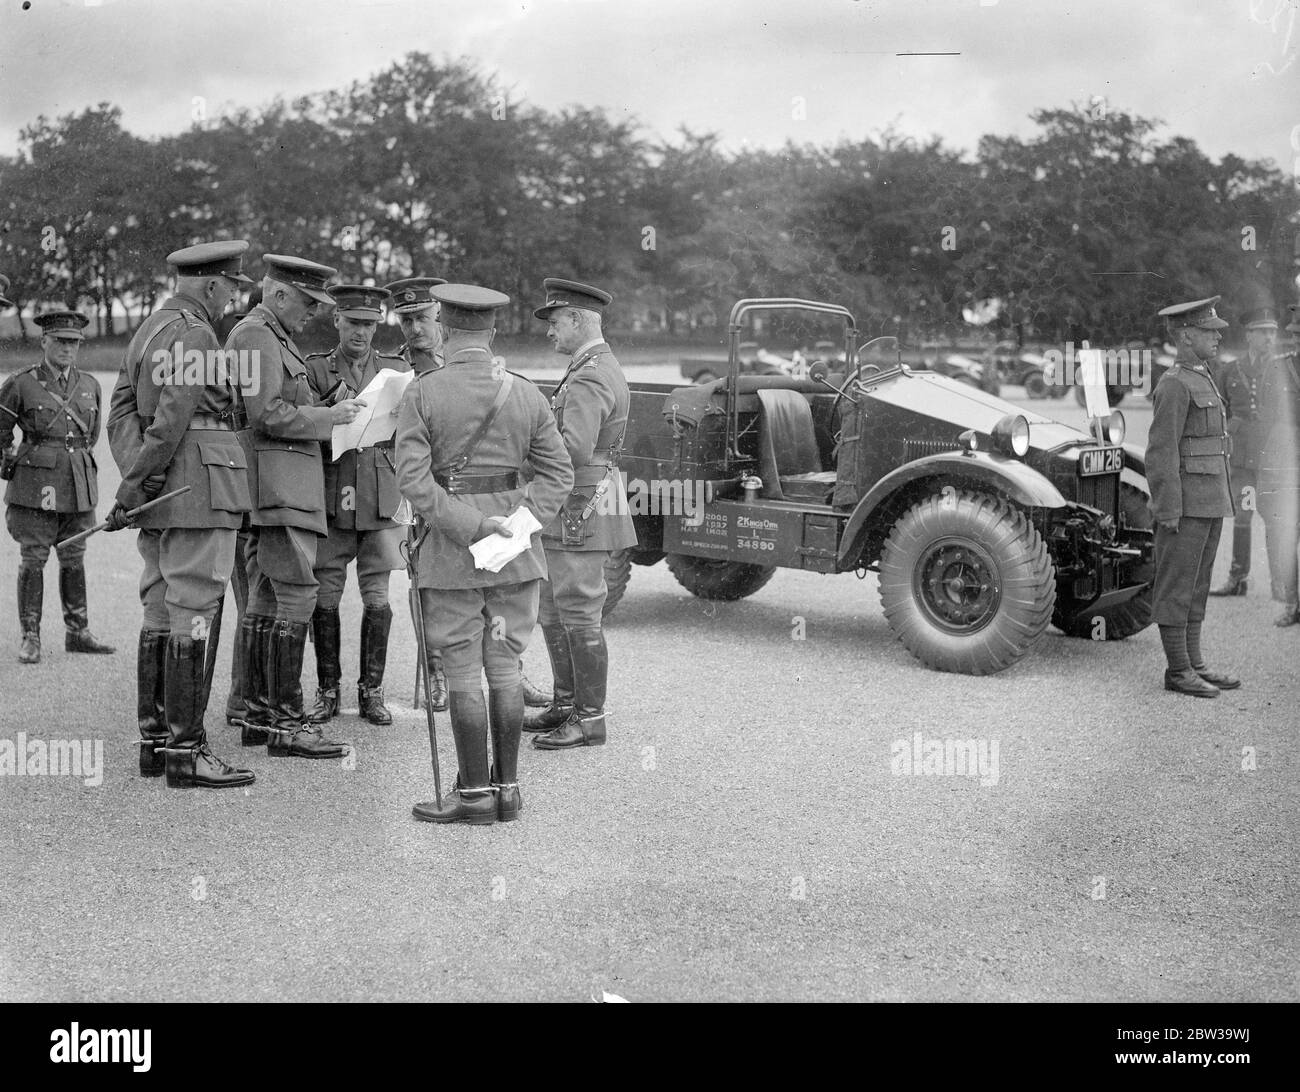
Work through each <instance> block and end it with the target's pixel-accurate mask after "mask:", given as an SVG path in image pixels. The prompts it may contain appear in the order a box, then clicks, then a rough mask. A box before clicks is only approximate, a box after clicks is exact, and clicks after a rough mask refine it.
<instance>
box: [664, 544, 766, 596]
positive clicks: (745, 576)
mask: <svg viewBox="0 0 1300 1092" xmlns="http://www.w3.org/2000/svg"><path fill="white" fill-rule="evenodd" d="M668 569H669V571H670V572H671V573H672V574H673V576H675V577H676V578H677V583H679V584H680V585H681V586H682V587H683V588H685V589H686V590H687V591H688V592H690V593H691V594H692V595H695V596H698V597H699V598H701V599H744V598H745V597H746V596H747V595H753V594H754V593H755V592H756V591H758V589H759V588H761V587H762V586H763V585H764V584H766V583H767V582H768V581H769V580H771V579H772V576H773V575H774V574H775V573H776V568H775V566H771V565H748V564H746V563H745V562H743V561H722V560H721V559H719V558H713V557H690V556H689V555H687V554H669V555H668Z"/></svg>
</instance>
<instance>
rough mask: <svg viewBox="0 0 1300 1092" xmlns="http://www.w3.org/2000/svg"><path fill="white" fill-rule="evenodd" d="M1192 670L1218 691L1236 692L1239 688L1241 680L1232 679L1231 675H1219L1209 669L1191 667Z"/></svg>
mask: <svg viewBox="0 0 1300 1092" xmlns="http://www.w3.org/2000/svg"><path fill="white" fill-rule="evenodd" d="M1192 670H1193V671H1195V672H1196V673H1197V674H1198V675H1199V676H1200V677H1201V678H1202V679H1204V680H1205V681H1206V682H1207V683H1209V684H1210V685H1211V686H1217V687H1218V688H1219V689H1220V690H1236V689H1237V688H1238V687H1239V686H1241V680H1240V679H1234V678H1233V677H1232V676H1231V675H1221V674H1219V673H1218V672H1217V671H1211V670H1210V669H1209V668H1201V667H1193V668H1192Z"/></svg>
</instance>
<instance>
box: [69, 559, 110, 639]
mask: <svg viewBox="0 0 1300 1092" xmlns="http://www.w3.org/2000/svg"><path fill="white" fill-rule="evenodd" d="M59 597H60V598H61V599H62V600H63V624H64V625H65V626H67V627H68V632H67V634H66V635H65V636H64V638H63V649H64V651H65V652H97V653H100V654H102V655H108V654H110V653H113V652H116V651H117V649H115V648H114V647H113V646H112V645H106V644H104V642H103V641H101V640H99V639H98V638H97V637H96V636H95V635H94V634H93V633H91V632H90V627H89V625H88V623H87V620H86V570H85V567H84V566H83V565H82V564H81V563H80V562H77V563H76V564H73V565H60V566H59Z"/></svg>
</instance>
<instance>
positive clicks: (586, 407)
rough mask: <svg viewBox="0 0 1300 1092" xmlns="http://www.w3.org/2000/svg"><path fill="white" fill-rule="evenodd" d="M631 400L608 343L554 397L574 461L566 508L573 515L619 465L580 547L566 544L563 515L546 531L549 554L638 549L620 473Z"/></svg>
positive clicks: (587, 354)
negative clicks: (563, 551)
mask: <svg viewBox="0 0 1300 1092" xmlns="http://www.w3.org/2000/svg"><path fill="white" fill-rule="evenodd" d="M631 401H632V396H631V394H630V392H629V391H628V387H627V380H626V379H625V378H624V376H623V369H622V368H621V367H620V366H619V363H618V359H617V358H616V357H615V356H614V353H613V352H612V351H611V349H610V347H609V346H608V345H606V344H605V343H604V342H603V341H602V342H600V343H599V344H597V345H593V346H591V347H589V348H587V349H585V350H583V352H582V353H581V355H579V356H577V357H575V358H574V359H573V361H572V362H571V363H570V365H569V369H568V371H567V372H565V374H564V378H563V379H561V380H560V385H559V386H558V387H556V388H555V393H554V394H553V395H552V396H551V409H552V411H553V412H554V414H555V424H556V426H557V427H558V428H559V430H560V435H561V436H562V437H563V438H564V446H565V449H566V450H567V451H568V453H569V459H570V461H571V462H572V463H573V492H572V494H571V496H570V497H569V499H568V500H567V501H566V502H565V508H566V509H567V510H568V511H570V512H572V513H573V514H574V515H576V514H577V513H579V512H581V511H582V509H583V508H584V507H585V506H586V504H587V503H588V501H590V500H591V498H592V496H593V494H594V493H595V492H596V489H597V488H598V487H599V485H600V483H601V482H602V481H604V480H605V477H606V474H607V472H608V471H607V467H608V466H609V465H611V464H613V465H614V467H615V470H614V472H613V473H612V475H611V476H610V483H609V487H608V488H607V489H606V491H605V493H604V495H603V496H602V498H601V500H600V501H598V502H597V507H596V508H595V510H594V511H593V512H592V513H591V515H590V516H588V517H587V519H586V521H585V523H584V524H583V534H584V536H585V538H584V541H583V543H582V544H581V545H576V544H565V543H564V542H562V541H561V536H562V533H563V532H562V526H561V521H560V519H559V517H558V516H557V517H556V519H555V520H553V521H552V522H551V524H550V525H548V526H547V527H546V528H545V529H544V530H543V531H542V536H543V538H545V540H546V548H547V549H548V550H606V551H609V550H621V549H624V548H625V547H628V546H635V545H636V531H635V530H634V529H633V526H632V516H631V514H630V513H629V512H628V510H627V505H626V503H624V498H623V497H622V496H620V494H621V493H622V491H623V484H622V478H621V477H620V475H619V474H618V471H617V461H618V457H619V455H620V454H621V450H620V449H621V448H622V445H623V435H624V433H625V432H626V431H627V415H628V408H629V406H630V405H631Z"/></svg>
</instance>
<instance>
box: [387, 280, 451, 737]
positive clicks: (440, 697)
mask: <svg viewBox="0 0 1300 1092" xmlns="http://www.w3.org/2000/svg"><path fill="white" fill-rule="evenodd" d="M446 283H447V282H446V281H445V280H444V279H443V278H442V277H406V278H404V279H402V280H400V281H393V282H391V283H390V284H386V285H384V288H385V289H387V290H388V291H389V292H391V293H392V299H391V300H390V301H389V306H390V307H391V308H392V310H393V313H394V314H395V315H396V316H397V322H398V325H399V326H401V328H402V336H403V337H404V338H406V340H405V341H404V342H403V343H402V345H401V347H400V348H399V349H398V350H397V351H398V352H399V353H400V354H401V355H402V357H403V359H404V360H406V362H407V363H408V364H410V365H411V368H412V369H413V370H414V371H415V374H416V375H422V374H423V373H425V372H428V371H434V370H436V369H438V368H441V367H442V366H443V356H442V327H441V325H440V324H439V322H438V301H437V300H435V299H434V298H433V296H432V295H431V294H430V293H431V291H432V290H433V289H434V288H436V287H437V286H438V285H440V284H446ZM428 653H429V664H428V671H427V672H426V675H425V677H426V678H427V679H428V680H429V683H428V685H429V699H430V701H431V702H432V703H433V707H434V709H436V710H437V711H438V712H442V711H444V710H445V709H446V708H447V676H446V674H445V673H444V672H443V669H442V653H441V652H439V651H438V650H437V649H435V648H432V647H430V648H429V649H428Z"/></svg>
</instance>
